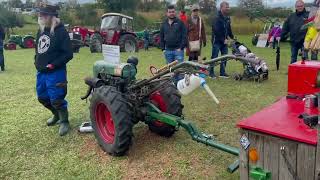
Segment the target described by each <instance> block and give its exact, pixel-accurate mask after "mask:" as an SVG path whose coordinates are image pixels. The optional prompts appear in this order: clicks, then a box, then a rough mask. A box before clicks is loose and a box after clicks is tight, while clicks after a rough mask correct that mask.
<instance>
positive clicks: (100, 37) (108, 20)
mask: <svg viewBox="0 0 320 180" xmlns="http://www.w3.org/2000/svg"><path fill="white" fill-rule="evenodd" d="M72 32H73V33H76V34H81V37H82V41H83V43H84V44H85V45H86V46H89V47H90V50H91V52H102V47H101V46H102V44H109V45H119V46H120V50H121V51H122V52H137V51H138V49H139V47H140V48H142V46H143V44H142V45H141V43H139V41H138V39H137V37H136V34H135V33H134V31H133V18H132V17H130V16H126V15H123V14H119V13H106V14H104V15H103V16H102V17H101V27H100V29H99V30H98V31H96V30H92V29H88V28H85V27H80V26H75V27H73V28H72Z"/></svg>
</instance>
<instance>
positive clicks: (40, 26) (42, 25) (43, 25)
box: [38, 17, 46, 32]
mask: <svg viewBox="0 0 320 180" xmlns="http://www.w3.org/2000/svg"><path fill="white" fill-rule="evenodd" d="M38 24H39V28H40V31H41V32H43V31H44V28H45V27H46V21H45V20H44V19H43V18H41V17H38Z"/></svg>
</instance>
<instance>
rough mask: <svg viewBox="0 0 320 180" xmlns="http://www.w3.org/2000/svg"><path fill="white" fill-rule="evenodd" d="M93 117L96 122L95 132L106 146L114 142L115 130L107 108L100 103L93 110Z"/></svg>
mask: <svg viewBox="0 0 320 180" xmlns="http://www.w3.org/2000/svg"><path fill="white" fill-rule="evenodd" d="M95 117H96V122H97V130H98V132H99V134H100V136H101V138H102V139H103V141H105V142H106V143H108V144H112V143H113V142H114V135H115V128H114V121H113V119H112V115H111V113H110V111H109V109H108V107H107V106H106V105H105V104H104V103H102V102H100V103H98V105H97V106H96V109H95Z"/></svg>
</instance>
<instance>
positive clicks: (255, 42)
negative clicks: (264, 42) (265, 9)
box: [252, 34, 259, 46]
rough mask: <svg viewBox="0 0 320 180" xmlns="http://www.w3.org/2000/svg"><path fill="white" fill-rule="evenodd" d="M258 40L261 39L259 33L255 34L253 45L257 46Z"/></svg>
mask: <svg viewBox="0 0 320 180" xmlns="http://www.w3.org/2000/svg"><path fill="white" fill-rule="evenodd" d="M258 41H259V34H255V35H254V36H253V37H252V45H254V46H256V45H257V44H258Z"/></svg>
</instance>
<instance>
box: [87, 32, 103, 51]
mask: <svg viewBox="0 0 320 180" xmlns="http://www.w3.org/2000/svg"><path fill="white" fill-rule="evenodd" d="M102 43H103V38H102V36H101V35H100V34H99V33H94V34H93V35H92V36H91V38H90V43H89V47H90V52H91V53H101V52H102Z"/></svg>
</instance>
